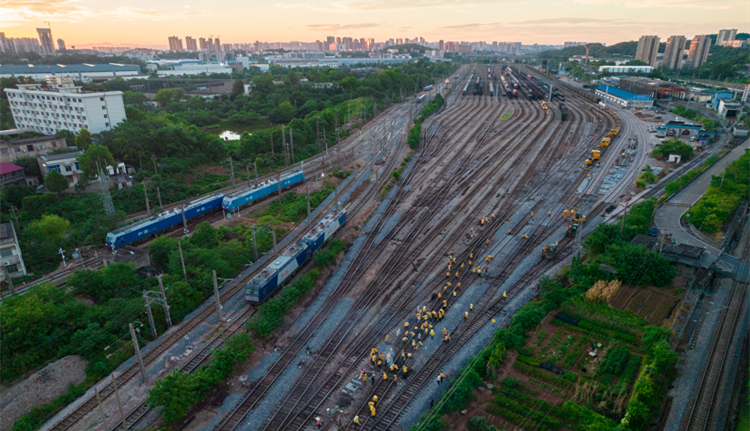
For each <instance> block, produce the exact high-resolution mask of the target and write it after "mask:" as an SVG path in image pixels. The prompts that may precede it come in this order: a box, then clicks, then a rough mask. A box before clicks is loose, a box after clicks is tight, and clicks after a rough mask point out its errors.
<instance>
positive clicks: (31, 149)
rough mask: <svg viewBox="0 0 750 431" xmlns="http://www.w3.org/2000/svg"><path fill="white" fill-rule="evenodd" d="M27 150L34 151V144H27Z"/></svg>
mask: <svg viewBox="0 0 750 431" xmlns="http://www.w3.org/2000/svg"><path fill="white" fill-rule="evenodd" d="M26 150H27V151H34V146H33V145H27V146H26Z"/></svg>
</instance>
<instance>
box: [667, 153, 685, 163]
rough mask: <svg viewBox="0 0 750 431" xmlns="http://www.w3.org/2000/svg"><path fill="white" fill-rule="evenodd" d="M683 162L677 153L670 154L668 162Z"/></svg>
mask: <svg viewBox="0 0 750 431" xmlns="http://www.w3.org/2000/svg"><path fill="white" fill-rule="evenodd" d="M681 160H682V156H681V155H679V154H677V153H669V159H668V160H667V161H668V162H669V163H680V161H681Z"/></svg>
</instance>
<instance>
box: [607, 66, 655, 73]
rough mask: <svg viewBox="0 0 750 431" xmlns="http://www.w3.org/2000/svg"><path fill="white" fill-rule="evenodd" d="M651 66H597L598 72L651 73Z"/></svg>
mask: <svg viewBox="0 0 750 431" xmlns="http://www.w3.org/2000/svg"><path fill="white" fill-rule="evenodd" d="M652 70H654V68H653V67H651V66H626V65H622V66H599V72H609V73H651V71H652Z"/></svg>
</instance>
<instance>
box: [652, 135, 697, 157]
mask: <svg viewBox="0 0 750 431" xmlns="http://www.w3.org/2000/svg"><path fill="white" fill-rule="evenodd" d="M670 153H676V154H679V155H680V156H682V160H690V158H691V157H693V147H691V146H690V145H688V144H686V143H684V142H682V141H680V140H679V139H676V138H673V139H667V140H664V141H661V145H660V146H658V147H656V148H654V149H653V151H651V155H653V156H654V157H658V156H661V157H662V158H668V157H669V154H670Z"/></svg>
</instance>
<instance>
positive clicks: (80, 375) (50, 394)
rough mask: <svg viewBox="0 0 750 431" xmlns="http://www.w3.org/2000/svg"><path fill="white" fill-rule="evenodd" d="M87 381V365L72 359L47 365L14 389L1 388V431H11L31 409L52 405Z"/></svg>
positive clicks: (79, 358)
mask: <svg viewBox="0 0 750 431" xmlns="http://www.w3.org/2000/svg"><path fill="white" fill-rule="evenodd" d="M85 378H86V361H85V360H84V359H82V358H81V357H80V356H77V355H71V356H66V357H64V358H60V359H58V360H57V361H55V362H53V363H51V364H49V365H47V366H46V367H44V368H42V369H41V370H39V371H37V372H35V373H34V374H32V375H31V376H29V377H28V378H27V379H25V380H24V381H22V382H21V383H19V384H17V385H15V386H13V387H12V388H5V387H0V392H2V396H0V411H1V412H2V414H1V415H0V430H2V431H6V430H10V429H12V428H13V424H14V423H15V422H16V420H18V418H19V417H21V416H23V415H25V414H26V413H28V412H29V411H30V410H31V408H32V407H34V406H40V405H43V404H47V403H49V402H50V401H52V400H54V399H55V398H57V397H58V396H60V395H62V394H64V393H65V392H66V391H67V390H68V388H69V387H70V385H78V384H80V383H81V382H82V381H83V380H84V379H85Z"/></svg>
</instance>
